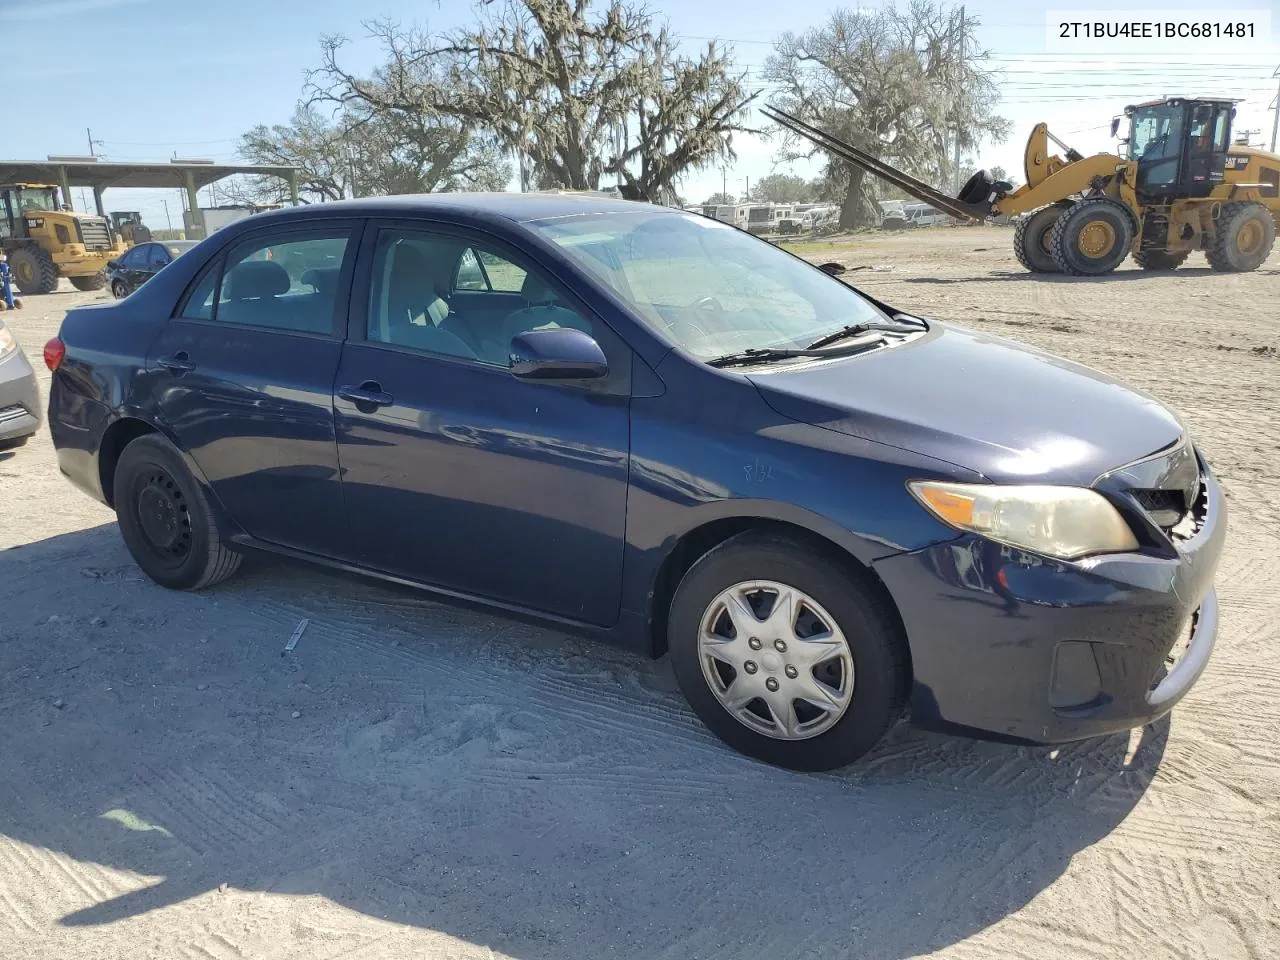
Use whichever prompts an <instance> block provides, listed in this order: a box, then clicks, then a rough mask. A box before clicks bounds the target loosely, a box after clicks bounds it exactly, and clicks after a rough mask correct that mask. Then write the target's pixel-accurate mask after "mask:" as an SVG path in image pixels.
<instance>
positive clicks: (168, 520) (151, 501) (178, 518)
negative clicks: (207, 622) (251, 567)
mask: <svg viewBox="0 0 1280 960" xmlns="http://www.w3.org/2000/svg"><path fill="white" fill-rule="evenodd" d="M112 490H113V495H114V501H115V508H116V518H117V520H118V521H119V524H120V535H121V536H122V537H123V538H124V542H125V546H127V547H128V548H129V552H130V553H131V554H133V559H134V560H135V561H136V562H137V564H138V566H139V567H141V568H142V572H143V573H145V574H146V575H147V576H148V577H150V578H151V579H152V580H154V581H155V582H156V583H158V584H160V585H161V586H164V587H170V588H172V589H175V590H196V589H200V588H201V587H207V586H210V585H212V584H215V583H217V582H219V581H220V580H225V579H226V578H227V577H229V576H231V574H233V573H235V571H236V570H237V569H238V568H239V566H240V559H241V557H240V554H238V553H234V552H232V551H230V550H228V549H227V548H226V547H225V546H223V544H222V539H221V535H220V533H219V531H218V527H217V523H216V522H215V519H214V516H213V512H212V511H211V510H210V508H209V501H208V500H207V499H206V498H205V495H204V491H203V490H202V489H201V488H200V485H199V483H197V482H196V480H195V478H194V477H193V476H192V475H191V473H190V471H189V470H188V469H187V467H186V464H185V463H184V462H183V459H182V456H181V454H179V453H178V451H177V450H176V449H175V448H174V447H173V445H172V444H171V443H169V441H168V440H167V439H165V438H164V437H162V436H160V435H159V434H146V435H144V436H141V437H138V438H137V439H136V440H133V441H132V442H131V443H130V444H129V445H128V446H127V447H125V448H124V452H123V453H121V454H120V460H119V462H118V463H117V464H116V472H115V482H114V484H113V487H112Z"/></svg>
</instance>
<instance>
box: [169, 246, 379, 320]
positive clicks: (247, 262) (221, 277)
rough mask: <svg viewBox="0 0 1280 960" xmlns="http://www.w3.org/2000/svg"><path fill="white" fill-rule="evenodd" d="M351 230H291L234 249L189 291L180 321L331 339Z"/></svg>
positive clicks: (350, 254)
mask: <svg viewBox="0 0 1280 960" xmlns="http://www.w3.org/2000/svg"><path fill="white" fill-rule="evenodd" d="M351 230H352V228H351V227H349V226H346V225H343V226H337V227H325V228H317V229H314V230H305V231H300V230H291V231H289V232H287V233H284V232H281V233H277V234H274V235H261V236H259V237H255V238H254V239H251V240H246V241H244V242H242V243H240V244H237V245H236V246H235V247H233V248H232V249H231V250H230V251H229V252H228V253H226V254H225V255H223V256H221V257H219V258H218V260H217V261H215V262H214V263H213V264H212V265H211V266H210V267H208V268H207V269H206V271H205V273H204V274H203V275H201V277H200V278H199V279H198V280H197V281H196V284H195V286H194V287H192V288H190V293H188V295H187V299H186V300H185V302H184V303H183V306H182V309H181V310H180V311H179V314H178V315H179V316H181V317H184V318H186V319H189V320H212V321H214V322H215V323H232V324H242V325H244V326H250V327H266V328H269V329H275V330H291V331H296V332H299V333H322V334H328V333H332V332H333V329H334V318H335V316H336V312H337V297H338V285H339V280H340V278H341V276H342V268H343V265H344V263H345V262H346V261H347V260H348V259H349V258H350V257H351V256H352V255H353V254H354V247H355V245H354V244H353V243H352V242H351ZM161 249H163V248H161Z"/></svg>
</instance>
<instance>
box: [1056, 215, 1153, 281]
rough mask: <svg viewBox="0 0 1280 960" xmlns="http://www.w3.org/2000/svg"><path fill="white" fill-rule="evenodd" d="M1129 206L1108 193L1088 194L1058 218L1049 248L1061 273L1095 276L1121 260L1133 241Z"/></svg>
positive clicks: (1110, 268)
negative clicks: (1089, 196)
mask: <svg viewBox="0 0 1280 960" xmlns="http://www.w3.org/2000/svg"><path fill="white" fill-rule="evenodd" d="M1133 233H1134V222H1133V217H1131V216H1130V214H1129V209H1128V208H1127V207H1126V206H1125V205H1124V204H1122V203H1120V202H1119V201H1118V200H1112V199H1111V198H1110V197H1091V198H1089V199H1088V200H1081V201H1080V202H1078V203H1076V204H1074V205H1072V207H1071V209H1070V210H1067V211H1066V212H1065V213H1063V214H1062V216H1061V217H1059V218H1058V220H1057V222H1056V223H1054V225H1053V232H1052V234H1050V236H1049V252H1050V254H1051V255H1052V256H1053V260H1054V262H1055V263H1056V264H1057V265H1058V269H1060V270H1061V271H1062V272H1063V273H1072V274H1076V275H1077V276H1086V277H1096V276H1099V275H1101V274H1104V273H1110V272H1111V271H1112V270H1114V269H1115V268H1116V267H1118V266H1120V264H1122V263H1124V260H1125V257H1127V256H1128V255H1129V247H1130V246H1132V244H1133Z"/></svg>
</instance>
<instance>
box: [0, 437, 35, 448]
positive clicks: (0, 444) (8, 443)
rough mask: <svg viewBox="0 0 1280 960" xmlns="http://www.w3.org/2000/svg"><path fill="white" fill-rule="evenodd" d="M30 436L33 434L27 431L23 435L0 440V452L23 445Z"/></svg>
mask: <svg viewBox="0 0 1280 960" xmlns="http://www.w3.org/2000/svg"><path fill="white" fill-rule="evenodd" d="M32 436H33V434H30V433H28V434H27V435H26V436H25V437H10V438H9V439H8V440H0V452H3V451H5V450H16V449H18V447H25V446H26V445H27V441H28V440H30V439H31V437H32Z"/></svg>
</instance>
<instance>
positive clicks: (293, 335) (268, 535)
mask: <svg viewBox="0 0 1280 960" xmlns="http://www.w3.org/2000/svg"><path fill="white" fill-rule="evenodd" d="M359 227H360V223H359V221H352V220H334V221H319V222H309V223H308V224H307V225H306V226H304V227H278V228H274V229H267V230H262V231H257V232H255V233H253V234H250V235H249V236H248V237H247V238H245V239H243V240H241V241H239V242H238V243H236V244H235V245H234V246H232V247H231V248H229V249H228V250H226V251H224V253H223V254H221V255H220V256H219V257H218V258H216V259H215V261H214V262H213V263H212V264H210V266H209V267H208V268H206V270H205V271H204V273H203V274H202V275H201V276H200V277H199V278H198V279H197V280H196V281H195V283H194V284H193V287H192V289H191V290H190V291H189V293H188V295H187V297H186V299H185V301H184V302H183V304H182V306H181V308H180V310H179V312H178V315H177V316H175V317H174V318H173V319H171V320H170V321H169V323H168V324H167V325H166V326H165V329H164V331H163V333H161V335H160V337H159V338H158V339H157V340H156V342H155V343H154V344H153V345H152V347H151V351H150V353H149V355H148V358H147V371H148V377H149V380H150V384H151V395H152V398H153V402H154V404H155V406H156V407H157V409H158V413H159V416H160V417H161V418H162V419H163V421H164V422H165V423H167V424H168V425H169V428H170V429H171V430H172V431H173V432H174V434H176V436H177V437H178V439H179V441H180V442H181V443H182V445H183V446H184V447H185V448H186V449H187V450H188V451H190V453H191V455H192V457H193V458H194V459H195V461H196V463H197V464H198V465H199V467H200V469H201V471H202V472H203V473H204V475H205V477H206V478H207V479H208V480H209V483H210V484H211V486H212V488H213V492H214V494H215V495H216V496H217V498H218V499H219V500H220V501H221V503H222V504H223V506H224V507H225V508H226V510H227V512H228V513H229V514H230V516H231V517H232V518H233V519H234V520H235V521H236V522H237V523H238V524H239V525H240V526H241V527H243V528H244V530H246V531H247V532H248V533H249V534H251V535H252V536H254V537H257V538H259V539H261V540H265V541H268V542H270V543H274V544H279V545H281V546H285V547H291V548H294V549H298V550H305V551H308V552H311V553H317V554H322V555H328V556H340V555H341V553H342V550H343V546H344V544H345V542H346V537H345V523H344V518H343V505H342V487H341V481H340V479H339V476H338V459H337V447H336V443H335V439H334V430H333V407H332V402H333V401H332V395H333V378H334V372H335V371H336V370H337V367H338V357H339V354H340V353H341V351H342V340H341V337H342V332H343V331H345V327H346V320H347V301H348V295H347V291H348V288H349V284H350V271H351V264H352V262H353V259H354V256H355V250H356V247H357V242H356V240H355V239H353V238H355V237H358V235H359V234H358V229H359ZM335 264H338V265H339V271H340V279H339V280H338V281H337V282H336V283H334V284H332V285H329V284H321V283H308V282H306V280H304V278H306V279H309V280H315V275H314V274H311V275H309V274H308V271H309V270H314V269H316V268H326V267H332V266H333V265H335Z"/></svg>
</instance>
